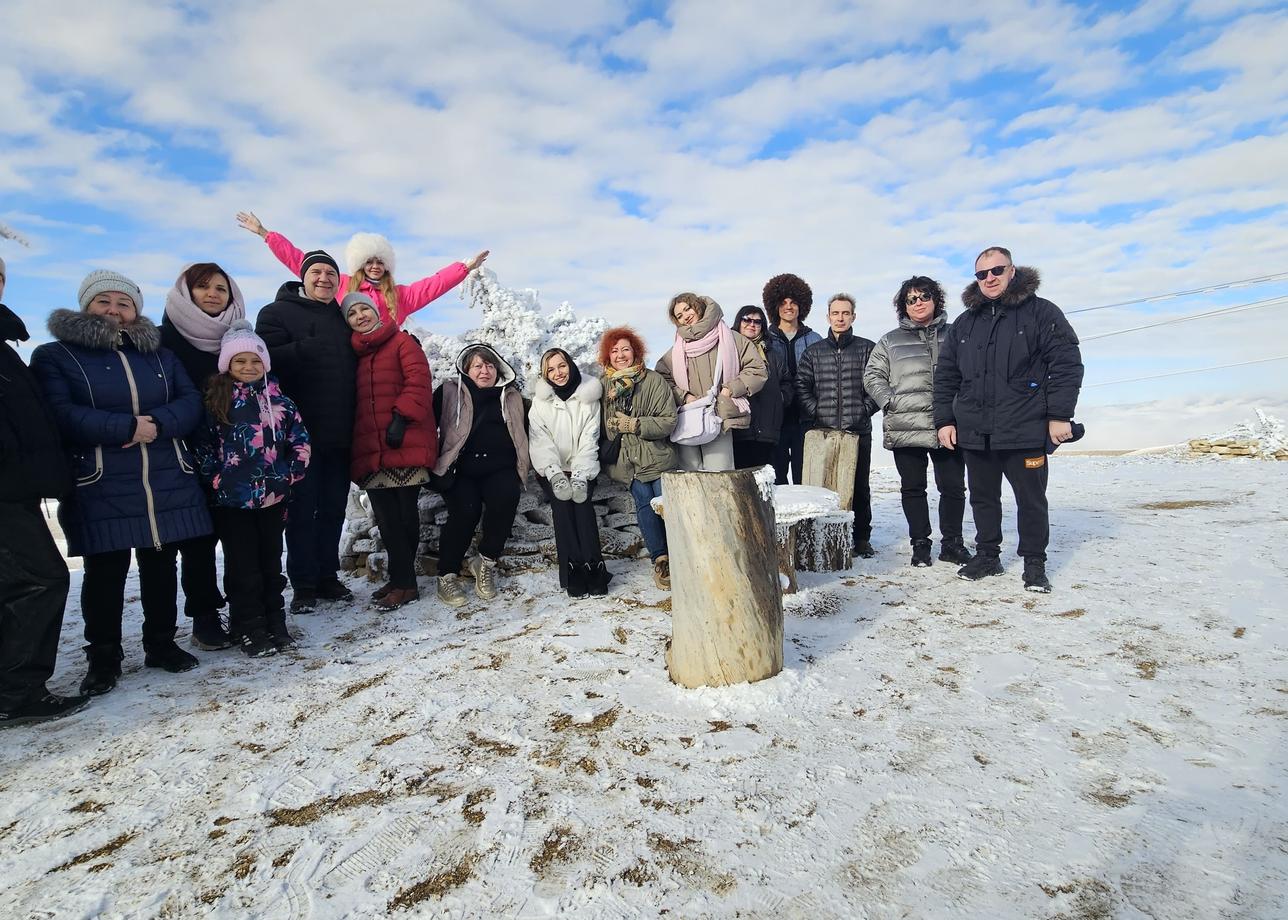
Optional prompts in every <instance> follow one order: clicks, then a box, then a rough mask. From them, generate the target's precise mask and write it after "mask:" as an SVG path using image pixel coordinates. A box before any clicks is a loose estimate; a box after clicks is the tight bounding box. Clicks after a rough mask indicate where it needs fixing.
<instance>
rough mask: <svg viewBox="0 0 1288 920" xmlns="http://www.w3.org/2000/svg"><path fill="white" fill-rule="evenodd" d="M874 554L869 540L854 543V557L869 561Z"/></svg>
mask: <svg viewBox="0 0 1288 920" xmlns="http://www.w3.org/2000/svg"><path fill="white" fill-rule="evenodd" d="M876 554H877V551H876V550H875V549H873V548H872V541H871V540H855V541H854V555H856V556H858V557H860V558H862V559H871V558H872V557H873V556H875V555H876Z"/></svg>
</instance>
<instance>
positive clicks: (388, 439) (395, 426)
mask: <svg viewBox="0 0 1288 920" xmlns="http://www.w3.org/2000/svg"><path fill="white" fill-rule="evenodd" d="M406 433H407V420H406V419H405V418H403V417H402V416H401V415H399V414H398V413H397V412H394V418H393V421H391V422H390V423H389V427H388V428H386V429H385V443H386V444H388V445H389V446H390V447H392V448H393V449H394V450H397V449H398V448H400V447H402V442H403V435H405V434H406Z"/></svg>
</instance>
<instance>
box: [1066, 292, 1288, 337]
mask: <svg viewBox="0 0 1288 920" xmlns="http://www.w3.org/2000/svg"><path fill="white" fill-rule="evenodd" d="M1282 303H1288V295H1284V296H1282V297H1271V298H1269V299H1268V300H1257V301H1253V302H1252V303H1240V304H1235V305H1234V306H1230V307H1221V308H1220V309H1218V310H1206V311H1204V312H1202V313H1190V314H1187V315H1186V316H1174V317H1172V318H1171V319H1163V320H1159V321H1158V322H1156V323H1146V324H1145V325H1143V326H1132V327H1131V328H1130V329H1117V330H1115V331H1113V332H1102V333H1100V334H1099V335H1088V336H1084V337H1083V339H1082V341H1084V342H1091V341H1094V340H1096V339H1107V338H1109V337H1110V336H1113V335H1125V334H1126V333H1128V332H1140V331H1141V330H1142V329H1156V328H1158V327H1159V326H1171V325H1174V324H1176V323H1188V322H1189V321H1190V320H1195V319H1207V318H1209V317H1212V316H1226V315H1228V314H1231V313H1244V312H1246V311H1248V310H1259V309H1261V308H1262V307H1273V306H1275V305H1277V304H1282Z"/></svg>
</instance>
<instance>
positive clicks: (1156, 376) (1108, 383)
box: [1083, 355, 1288, 390]
mask: <svg viewBox="0 0 1288 920" xmlns="http://www.w3.org/2000/svg"><path fill="white" fill-rule="evenodd" d="M1270 361H1288V355H1279V356H1278V357H1275V358H1258V359H1257V360H1255V361H1240V362H1239V363H1238V364H1217V365H1213V366H1212V367H1195V368H1192V369H1190V370H1188V371H1172V372H1171V373H1167V374H1151V375H1150V376H1148V377H1129V378H1127V379H1125V380H1106V381H1105V382H1104V383H1088V384H1086V385H1084V386H1083V389H1084V390H1088V389H1091V388H1092V387H1110V386H1113V385H1114V384H1116V383H1139V382H1140V381H1142V380H1159V379H1161V378H1163V377H1179V376H1180V375H1181V374H1201V373H1203V372H1204V371H1221V370H1225V369H1226V368H1231V367H1247V366H1248V365H1249V364H1266V363H1268V362H1270Z"/></svg>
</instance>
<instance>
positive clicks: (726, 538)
mask: <svg viewBox="0 0 1288 920" xmlns="http://www.w3.org/2000/svg"><path fill="white" fill-rule="evenodd" d="M662 493H663V495H665V496H666V539H667V544H668V546H669V548H670V553H669V555H670V559H671V649H670V651H669V652H668V653H667V665H668V668H669V670H670V673H671V680H673V681H674V682H675V683H677V684H680V685H681V686H683V687H720V686H724V685H727V684H737V683H743V682H748V683H750V682H754V681H758V680H764V679H765V678H767V677H773V676H774V675H775V674H777V673H778V672H779V671H781V670H782V669H783V602H782V595H781V593H780V591H779V586H778V561H777V544H776V541H775V539H774V508H773V504H772V503H771V501H770V498H769V496H768V495H767V494H764V493H762V491H761V486H760V484H759V483H758V482H757V481H756V474H755V471H754V470H732V471H730V472H726V473H702V472H687V473H664V474H662Z"/></svg>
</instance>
